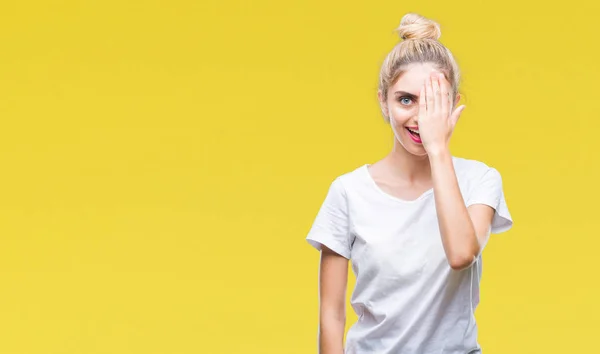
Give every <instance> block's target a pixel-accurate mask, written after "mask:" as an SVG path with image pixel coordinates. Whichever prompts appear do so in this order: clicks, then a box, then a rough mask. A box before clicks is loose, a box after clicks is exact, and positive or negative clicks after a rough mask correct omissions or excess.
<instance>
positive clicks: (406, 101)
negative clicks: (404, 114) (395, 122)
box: [398, 96, 412, 106]
mask: <svg viewBox="0 0 600 354" xmlns="http://www.w3.org/2000/svg"><path fill="white" fill-rule="evenodd" d="M398 102H400V103H401V104H403V105H405V106H408V105H409V104H411V103H412V98H410V97H407V96H403V97H400V98H398Z"/></svg>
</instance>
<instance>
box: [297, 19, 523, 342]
mask: <svg viewBox="0 0 600 354" xmlns="http://www.w3.org/2000/svg"><path fill="white" fill-rule="evenodd" d="M398 32H399V34H400V37H401V38H402V41H401V42H400V43H399V44H397V45H396V46H395V47H394V48H393V50H392V51H391V52H390V53H389V54H388V56H387V57H386V59H385V61H384V63H383V66H382V68H381V73H380V78H379V90H378V99H379V102H380V106H381V110H382V112H383V116H384V118H385V120H386V121H387V122H389V123H390V125H391V128H392V131H393V134H394V137H395V139H394V146H393V149H392V151H391V152H390V153H389V154H388V155H387V156H385V157H384V158H383V159H382V160H380V161H378V162H376V163H374V164H365V165H363V166H361V167H359V168H356V169H355V170H353V171H350V172H348V173H345V174H343V175H341V176H339V177H338V178H336V179H335V180H334V181H333V182H332V184H331V186H330V188H329V191H328V194H327V196H326V198H325V201H324V202H323V205H322V206H321V209H320V210H319V212H318V214H317V217H316V219H315V221H314V224H313V226H312V228H311V230H310V232H309V234H308V236H307V240H308V242H309V243H310V244H311V245H312V246H314V247H315V248H317V249H318V250H320V251H321V260H320V271H319V272H320V276H319V278H320V281H319V288H320V290H319V298H320V316H319V317H320V323H319V348H320V353H321V354H341V353H347V354H365V353H373V354H399V353H400V354H409V353H410V354H413V353H414V354H434V353H435V354H442V353H443V354H467V353H481V347H480V345H479V343H478V341H477V325H476V323H475V317H474V311H475V308H476V306H477V304H478V302H479V280H480V272H481V252H482V250H483V248H484V247H485V245H486V243H487V241H488V237H489V235H490V233H500V232H504V231H506V230H508V229H509V228H510V227H511V226H512V218H511V215H510V213H509V211H508V208H507V206H506V201H505V198H504V194H503V187H502V179H501V176H500V174H499V173H498V171H497V170H496V169H494V168H492V167H489V166H487V165H486V164H484V163H482V162H479V161H475V160H468V159H464V158H458V157H454V156H452V155H451V153H450V151H449V148H448V144H449V140H450V136H451V135H452V131H453V129H454V126H455V125H456V122H457V120H458V118H459V116H460V114H461V112H462V110H463V109H464V106H460V107H456V105H457V104H458V102H459V100H460V95H459V94H458V83H459V71H458V67H457V65H456V63H455V61H454V58H453V56H452V54H451V52H450V51H449V50H448V49H446V48H445V47H444V46H443V45H442V44H441V43H440V42H439V41H438V38H439V37H440V30H439V26H438V25H437V24H436V23H435V22H433V21H431V20H428V19H426V18H424V17H421V16H419V15H416V14H407V15H406V16H404V17H403V18H402V21H401V23H400V27H399V28H398ZM349 260H351V261H352V269H353V271H354V273H355V275H356V286H355V288H354V290H353V293H352V298H351V303H352V307H353V309H354V310H355V311H356V314H357V315H358V321H357V323H355V324H354V325H353V326H352V327H351V328H350V330H349V331H348V334H347V337H346V343H345V345H344V343H343V337H344V328H345V292H346V285H347V276H348V274H347V273H348V261H349Z"/></svg>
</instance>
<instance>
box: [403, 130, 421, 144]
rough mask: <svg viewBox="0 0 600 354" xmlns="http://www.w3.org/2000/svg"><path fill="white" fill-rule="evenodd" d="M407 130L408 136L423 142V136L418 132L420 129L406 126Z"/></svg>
mask: <svg viewBox="0 0 600 354" xmlns="http://www.w3.org/2000/svg"><path fill="white" fill-rule="evenodd" d="M406 131H407V132H408V136H410V138H411V139H412V140H413V141H414V142H415V143H417V144H422V143H423V141H422V140H421V136H420V135H419V133H418V129H415V128H413V127H410V128H409V127H406Z"/></svg>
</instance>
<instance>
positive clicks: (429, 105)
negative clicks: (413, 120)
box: [418, 73, 465, 155]
mask: <svg viewBox="0 0 600 354" xmlns="http://www.w3.org/2000/svg"><path fill="white" fill-rule="evenodd" d="M453 101H454V97H451V93H450V83H449V82H448V81H447V80H446V79H445V78H444V74H440V73H431V77H430V78H429V79H426V80H425V83H424V84H423V88H421V93H420V94H419V117H418V124H419V134H420V135H421V141H422V142H423V147H424V148H425V151H427V153H428V154H429V155H431V154H435V153H438V152H440V151H443V150H444V149H448V148H449V142H450V137H451V136H452V132H453V131H454V127H455V126H456V122H458V118H460V114H461V113H462V111H463V110H464V109H465V106H464V105H462V106H460V107H458V108H456V109H455V110H454V112H452V114H450V110H451V109H452V105H453Z"/></svg>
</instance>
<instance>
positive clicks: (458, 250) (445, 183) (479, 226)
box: [429, 149, 494, 270]
mask: <svg viewBox="0 0 600 354" xmlns="http://www.w3.org/2000/svg"><path fill="white" fill-rule="evenodd" d="M429 159H430V165H431V174H432V178H433V189H434V196H435V206H436V210H437V215H438V222H439V227H440V233H441V235H442V243H443V245H444V250H445V252H446V257H447V258H448V263H449V264H450V266H451V267H452V268H453V269H455V270H461V269H464V268H467V267H469V266H470V265H471V264H472V263H473V262H474V260H475V259H476V258H477V256H479V253H480V252H481V250H482V249H483V246H484V245H485V243H486V242H487V239H488V237H489V234H490V228H491V223H492V218H493V216H494V209H493V208H491V207H489V206H487V205H483V204H476V205H472V206H470V207H469V208H467V207H466V206H465V203H464V200H463V198H462V195H461V193H460V189H459V187H458V180H457V178H456V173H455V171H454V165H453V164H452V156H451V154H450V152H449V150H448V149H442V150H440V151H439V152H436V153H433V154H430V155H429Z"/></svg>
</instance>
